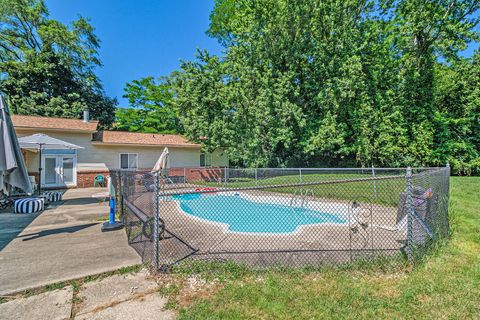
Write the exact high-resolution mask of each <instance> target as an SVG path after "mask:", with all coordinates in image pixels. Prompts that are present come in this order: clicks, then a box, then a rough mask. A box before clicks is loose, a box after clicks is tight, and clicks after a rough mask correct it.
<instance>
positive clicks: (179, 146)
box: [91, 140, 202, 149]
mask: <svg viewBox="0 0 480 320" xmlns="http://www.w3.org/2000/svg"><path fill="white" fill-rule="evenodd" d="M91 143H92V145H103V146H138V147H156V148H158V147H161V148H164V147H171V148H189V149H201V147H202V146H201V145H199V144H192V143H191V144H142V143H125V142H123V143H119V142H103V141H98V140H92V141H91Z"/></svg>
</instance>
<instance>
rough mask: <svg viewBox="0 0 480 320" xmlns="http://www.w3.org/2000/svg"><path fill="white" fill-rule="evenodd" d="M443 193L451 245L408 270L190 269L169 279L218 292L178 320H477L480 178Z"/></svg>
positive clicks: (460, 181)
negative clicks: (195, 278) (203, 282)
mask: <svg viewBox="0 0 480 320" xmlns="http://www.w3.org/2000/svg"><path fill="white" fill-rule="evenodd" d="M451 187H452V189H451V203H450V216H451V226H452V237H451V240H450V241H449V242H448V243H447V244H444V245H440V246H438V247H437V248H436V249H435V250H434V251H433V252H432V253H431V254H430V255H429V256H428V257H427V258H426V259H424V260H423V261H422V263H421V264H420V265H418V266H417V267H416V268H414V269H413V270H410V269H409V268H408V267H405V268H401V269H400V270H399V269H394V270H391V269H383V268H370V269H367V270H362V269H360V268H358V269H357V268H348V269H340V268H331V269H324V270H270V271H254V270H250V269H248V268H243V267H241V266H236V265H234V264H210V265H206V264H198V265H195V264H194V265H191V266H189V267H188V268H185V269H182V268H180V269H177V270H176V273H177V274H179V275H184V276H187V275H192V274H197V275H201V276H203V277H204V278H205V279H207V282H208V281H220V283H221V286H220V287H219V288H218V289H217V290H216V291H215V293H213V294H211V295H209V296H208V297H207V298H202V297H199V298H197V299H195V300H194V301H193V302H192V303H190V304H189V305H186V306H182V305H180V306H179V307H178V308H177V310H178V311H179V317H180V319H252V318H262V319H292V318H295V319H362V318H379V319H387V318H388V319H432V318H434V319H435V318H438V319H475V318H476V319H480V298H479V297H480V216H479V211H480V201H479V199H478V195H479V193H478V190H480V177H453V178H452V179H451ZM212 279H214V280H212ZM174 291H178V288H175V290H174ZM172 305H175V304H172Z"/></svg>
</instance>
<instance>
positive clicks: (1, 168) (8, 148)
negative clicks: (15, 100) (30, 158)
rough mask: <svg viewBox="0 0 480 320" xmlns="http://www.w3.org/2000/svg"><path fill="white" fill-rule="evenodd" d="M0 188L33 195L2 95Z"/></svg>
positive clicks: (0, 110) (0, 113)
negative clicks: (15, 188)
mask: <svg viewBox="0 0 480 320" xmlns="http://www.w3.org/2000/svg"><path fill="white" fill-rule="evenodd" d="M0 134H1V137H0V188H2V189H3V188H4V186H5V184H7V185H10V186H14V187H17V188H20V189H22V190H23V191H25V192H26V193H27V194H31V193H32V185H31V184H30V180H29V179H28V172H27V167H26V165H25V160H24V159H23V155H22V151H21V150H20V146H19V145H18V139H17V134H16V133H15V129H14V128H13V123H12V119H10V114H9V111H8V107H7V104H6V103H5V100H4V99H3V96H1V95H0Z"/></svg>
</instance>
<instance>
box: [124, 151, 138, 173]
mask: <svg viewBox="0 0 480 320" xmlns="http://www.w3.org/2000/svg"><path fill="white" fill-rule="evenodd" d="M137 158H138V155H137V154H136V153H120V169H137Z"/></svg>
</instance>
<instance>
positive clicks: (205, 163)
mask: <svg viewBox="0 0 480 320" xmlns="http://www.w3.org/2000/svg"><path fill="white" fill-rule="evenodd" d="M211 165H212V155H211V154H209V153H200V167H210V166H211Z"/></svg>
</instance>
